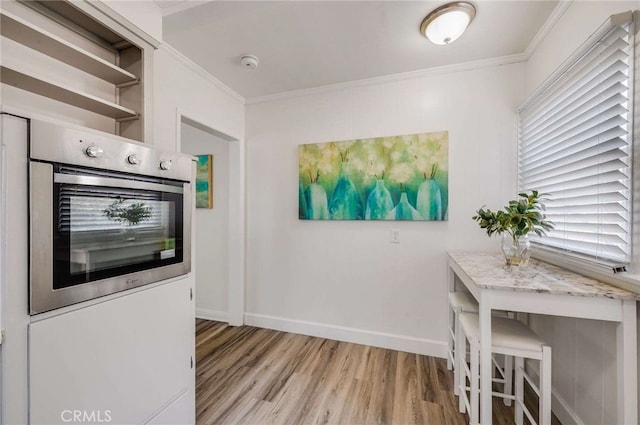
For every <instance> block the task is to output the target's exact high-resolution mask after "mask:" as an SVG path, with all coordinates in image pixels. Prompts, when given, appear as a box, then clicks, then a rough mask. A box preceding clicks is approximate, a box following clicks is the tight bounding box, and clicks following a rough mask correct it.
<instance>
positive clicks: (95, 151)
mask: <svg viewBox="0 0 640 425" xmlns="http://www.w3.org/2000/svg"><path fill="white" fill-rule="evenodd" d="M84 153H86V154H87V156H88V157H89V158H100V157H101V156H102V154H103V153H104V151H103V150H102V148H101V147H100V146H89V147H88V148H87V149H85V151H84Z"/></svg>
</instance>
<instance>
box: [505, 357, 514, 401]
mask: <svg viewBox="0 0 640 425" xmlns="http://www.w3.org/2000/svg"><path fill="white" fill-rule="evenodd" d="M503 391H504V393H505V394H509V395H511V394H512V391H513V356H507V355H505V356H504V388H503ZM503 401H504V405H505V406H511V400H510V399H508V398H505V399H503Z"/></svg>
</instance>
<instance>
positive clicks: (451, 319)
mask: <svg viewBox="0 0 640 425" xmlns="http://www.w3.org/2000/svg"><path fill="white" fill-rule="evenodd" d="M448 322H449V328H448V335H447V369H449V370H451V369H452V368H453V363H452V362H451V354H452V353H454V351H453V350H454V348H453V347H454V341H453V338H454V335H451V329H454V327H456V326H455V325H454V323H457V321H456V317H455V313H454V311H453V309H452V308H451V305H449V317H448ZM454 334H455V335H458V329H455V332H454Z"/></svg>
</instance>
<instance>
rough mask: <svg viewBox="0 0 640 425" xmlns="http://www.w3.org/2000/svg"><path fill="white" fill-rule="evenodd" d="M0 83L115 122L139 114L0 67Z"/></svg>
mask: <svg viewBox="0 0 640 425" xmlns="http://www.w3.org/2000/svg"><path fill="white" fill-rule="evenodd" d="M0 81H2V82H3V83H5V84H8V85H10V86H13V87H17V88H19V89H23V90H27V91H30V92H32V93H36V94H39V95H42V96H46V97H48V98H51V99H54V100H57V101H60V102H63V103H67V104H69V105H73V106H77V107H78V108H82V109H86V110H88V111H92V112H95V113H97V114H100V115H104V116H107V117H110V118H115V119H116V120H121V121H124V120H129V119H137V118H138V117H139V114H138V113H137V112H136V111H134V110H132V109H129V108H125V107H124V106H120V105H118V104H116V103H113V102H109V101H107V100H105V99H101V98H99V97H97V96H93V95H91V94H88V93H83V92H81V91H78V90H75V89H72V88H70V87H65V86H64V85H62V84H58V83H56V82H53V81H48V80H47V79H45V78H41V77H38V76H35V75H30V74H27V73H24V72H21V71H17V70H15V69H12V68H8V67H7V66H2V67H0Z"/></svg>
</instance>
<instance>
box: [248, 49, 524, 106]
mask: <svg viewBox="0 0 640 425" xmlns="http://www.w3.org/2000/svg"><path fill="white" fill-rule="evenodd" d="M526 60H527V57H526V56H525V55H524V53H518V54H515V55H508V56H500V57H496V58H489V59H481V60H477V61H470V62H462V63H457V64H452V65H444V66H437V67H433V68H426V69H420V70H417V71H410V72H401V73H398V74H391V75H384V76H381V77H373V78H365V79H362V80H355V81H349V82H346V83H338V84H330V85H326V86H319V87H312V88H309V89H302V90H293V91H288V92H282V93H275V94H268V95H265V96H257V97H252V98H248V99H246V104H247V105H253V104H256V103H264V102H271V101H274V100H282V99H289V98H292V97H299V96H306V95H311V94H319V93H327V92H332V91H337V90H344V89H349V88H354V87H364V86H370V85H375V84H386V83H393V82H396V81H404V80H411V79H415V78H422V77H426V76H429V75H437V74H450V73H452V72H462V71H470V70H473V69H481V68H490V67H494V66H500V65H509V64H513V63H518V62H524V61H526Z"/></svg>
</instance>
